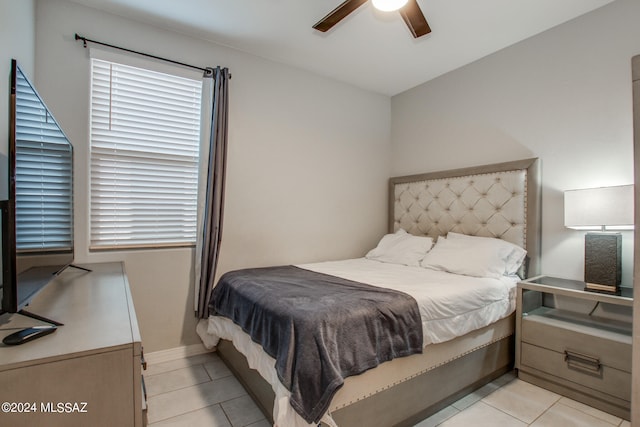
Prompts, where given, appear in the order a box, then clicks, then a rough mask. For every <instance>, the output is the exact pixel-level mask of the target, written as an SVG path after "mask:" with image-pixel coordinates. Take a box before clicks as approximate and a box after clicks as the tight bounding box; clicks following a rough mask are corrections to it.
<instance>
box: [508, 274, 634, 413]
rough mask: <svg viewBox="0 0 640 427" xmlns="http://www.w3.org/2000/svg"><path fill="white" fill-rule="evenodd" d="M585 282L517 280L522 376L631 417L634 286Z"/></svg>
mask: <svg viewBox="0 0 640 427" xmlns="http://www.w3.org/2000/svg"><path fill="white" fill-rule="evenodd" d="M584 286H585V283H584V282H581V281H576V280H567V279H561V278H556V277H550V276H538V277H534V278H532V279H529V280H526V281H523V282H520V283H519V284H518V294H517V306H516V368H517V369H518V377H519V378H521V379H522V380H525V381H527V382H530V383H533V384H536V385H538V386H540V387H544V388H546V389H549V390H551V391H554V392H556V393H559V394H562V395H564V396H567V397H570V398H572V399H574V400H577V401H580V402H583V403H585V404H588V405H590V406H593V407H595V408H598V409H601V410H603V411H605V412H609V413H611V414H614V415H616V416H619V417H622V418H624V419H627V420H628V419H629V417H630V407H631V362H632V358H631V354H632V353H631V347H632V345H631V342H632V308H633V307H632V306H633V298H632V291H633V290H632V289H625V288H623V289H622V291H623V292H622V295H619V296H618V295H610V294H602V293H594V292H589V291H585V290H584Z"/></svg>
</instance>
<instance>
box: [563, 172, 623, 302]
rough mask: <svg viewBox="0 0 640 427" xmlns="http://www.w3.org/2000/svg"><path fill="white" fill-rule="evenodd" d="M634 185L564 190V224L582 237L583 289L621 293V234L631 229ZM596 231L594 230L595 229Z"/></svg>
mask: <svg viewBox="0 0 640 427" xmlns="http://www.w3.org/2000/svg"><path fill="white" fill-rule="evenodd" d="M633 198H634V190H633V185H620V186H615V187H600V188H586V189H580V190H568V191H565V192H564V225H565V227H567V228H572V229H575V230H593V231H591V232H588V233H587V234H586V235H585V237H584V281H585V290H587V291H593V292H603V293H611V294H619V293H620V281H621V276H622V261H621V250H622V235H621V234H620V233H619V232H617V231H619V230H633V222H634V221H633V213H634V209H633ZM596 230H597V231H596Z"/></svg>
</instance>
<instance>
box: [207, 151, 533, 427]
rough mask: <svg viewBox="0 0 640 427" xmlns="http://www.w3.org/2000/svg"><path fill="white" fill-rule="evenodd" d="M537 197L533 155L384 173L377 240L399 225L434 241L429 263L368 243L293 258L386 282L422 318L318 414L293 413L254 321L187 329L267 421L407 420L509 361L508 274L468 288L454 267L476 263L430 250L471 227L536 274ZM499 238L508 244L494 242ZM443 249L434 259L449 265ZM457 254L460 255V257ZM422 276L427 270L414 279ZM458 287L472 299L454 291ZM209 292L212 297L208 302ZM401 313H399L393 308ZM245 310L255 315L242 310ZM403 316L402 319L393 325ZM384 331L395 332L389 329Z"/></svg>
mask: <svg viewBox="0 0 640 427" xmlns="http://www.w3.org/2000/svg"><path fill="white" fill-rule="evenodd" d="M539 200H540V184H539V166H538V162H537V159H526V160H519V161H514V162H506V163H500V164H493V165H485V166H478V167H473V168H464V169H457V170H451V171H442V172H432V173H427V174H420V175H411V176H404V177H397V178H391V179H390V181H389V230H388V231H389V234H388V236H390V237H388V239H394V238H396V237H397V236H399V235H402V234H403V233H407V234H408V235H410V236H420V237H429V238H431V239H433V240H434V241H436V244H435V246H434V249H432V250H431V252H428V255H429V256H428V257H429V259H430V260H431V261H430V263H431V265H428V264H429V262H427V265H426V266H427V267H430V268H423V267H424V265H420V264H418V265H412V264H411V265H403V266H399V265H398V264H395V263H387V262H379V260H377V259H375V256H372V257H369V255H370V254H371V252H374V251H371V252H370V254H367V257H365V258H362V259H356V260H342V261H335V262H326V263H315V264H305V265H299V266H293V267H292V268H294V269H295V273H296V274H298V273H300V272H301V271H302V272H303V273H304V274H307V272H312V273H314V274H317V275H324V276H327V277H329V278H335V277H338V278H340V280H345V281H347V285H349V284H350V283H351V282H354V283H356V284H362V283H364V284H365V286H368V285H372V286H373V287H379V286H384V287H385V289H386V288H391V289H392V291H391V292H393V291H398V292H399V293H402V294H405V293H406V294H408V295H411V296H412V299H414V300H415V302H416V307H418V310H419V315H415V316H414V317H416V316H417V317H418V318H419V322H420V324H421V329H420V328H419V329H418V330H420V332H421V333H420V335H421V337H420V341H419V342H420V347H421V351H415V347H416V344H415V343H413V347H414V351H412V352H407V351H405V349H404V348H401V349H399V350H398V349H395V348H394V349H393V351H392V353H393V354H394V356H393V357H390V358H389V359H383V360H381V361H380V363H379V364H377V366H376V367H367V368H366V369H364V370H363V372H362V373H359V374H358V375H353V376H348V377H346V378H344V381H343V384H342V383H340V384H339V385H338V387H337V388H336V391H335V392H334V394H331V395H330V399H329V400H328V402H327V403H326V408H325V407H323V408H322V413H321V415H319V416H317V417H316V416H315V415H313V416H312V417H311V419H310V418H308V417H306V418H305V417H301V414H304V413H303V412H300V409H299V407H297V406H296V409H295V410H294V408H293V406H295V404H294V403H295V402H296V398H297V395H296V391H295V390H294V388H292V387H291V384H289V383H288V382H287V381H288V379H289V378H288V377H287V378H283V375H282V372H281V371H280V370H278V369H276V368H277V367H279V365H280V359H279V357H278V355H276V354H275V353H273V352H270V351H269V348H268V347H267V346H265V345H264V343H262V344H259V343H258V342H259V340H256V339H255V336H254V338H252V337H251V336H250V335H249V334H248V333H247V332H250V333H253V332H255V331H250V329H251V328H250V327H247V324H245V323H242V322H241V321H238V319H234V320H231V319H229V318H227V317H224V316H222V315H216V316H211V317H210V318H209V319H207V320H202V321H201V322H200V323H199V324H198V333H199V335H200V336H201V338H202V340H203V342H204V343H205V346H207V347H215V348H216V349H217V351H218V352H219V354H220V356H221V358H222V359H223V360H224V361H225V362H226V363H227V364H228V365H229V367H230V368H231V370H232V371H233V372H234V373H235V374H236V376H237V377H238V378H239V379H240V381H241V382H242V383H243V384H244V385H245V387H246V388H247V389H248V391H249V393H250V394H251V395H252V396H253V397H254V400H256V402H257V403H258V405H259V406H260V407H261V409H262V410H263V412H264V413H265V415H266V416H267V417H268V419H270V420H271V421H273V422H274V425H277V426H280V427H285V426H286V427H293V426H296V427H297V426H307V425H315V424H323V425H328V426H341V427H342V426H360V425H362V426H364V425H380V426H404V425H406V426H410V425H413V424H415V423H416V422H417V421H419V420H420V419H422V418H424V417H426V416H428V415H430V414H432V413H435V412H437V411H438V410H440V409H441V408H443V407H445V406H446V405H448V404H450V403H452V402H453V401H455V400H456V399H458V398H460V397H461V396H463V395H465V394H467V393H469V392H470V391H472V390H473V389H475V388H478V387H480V386H481V385H483V384H485V383H487V382H489V381H491V380H492V379H494V378H496V377H498V376H500V375H501V374H503V373H504V372H506V371H508V370H509V369H511V368H512V366H513V360H514V357H513V348H514V347H513V333H514V320H513V311H514V309H515V303H514V301H515V298H514V296H515V283H516V282H517V277H515V276H514V275H510V276H509V277H502V276H499V277H498V276H497V277H495V278H491V279H484V278H483V279H482V280H481V281H482V284H481V285H480V286H481V291H478V290H477V289H478V288H477V287H476V288H474V286H476V283H475V282H477V281H478V279H479V278H478V277H470V276H473V275H474V274H473V272H472V273H468V272H467V271H466V270H465V269H467V268H475V267H468V264H469V262H464V263H462V264H464V265H462V266H461V267H459V268H462V270H452V271H453V272H454V273H463V274H454V273H452V272H450V271H449V270H447V271H441V270H442V269H439V268H431V267H434V265H435V266H436V267H437V266H438V265H439V264H438V262H439V260H440V258H438V255H441V254H442V253H443V252H442V250H444V249H445V246H444V245H445V244H447V245H453V246H451V248H456V246H455V243H456V242H458V244H459V242H460V241H463V242H466V241H467V240H465V239H469V238H468V237H467V236H477V237H478V238H481V237H485V238H487V237H490V238H491V239H478V238H475V239H474V238H471V239H473V242H474V244H475V242H476V241H477V240H491V241H492V244H493V242H497V241H498V240H499V241H500V245H501V246H500V247H502V246H509V247H512V246H517V247H518V248H524V249H525V250H526V253H527V258H526V261H525V262H523V263H522V267H520V269H519V270H518V273H519V275H520V277H524V276H530V275H533V274H536V273H537V272H538V265H539V251H540V238H539V233H540V228H539V222H540V201H539ZM439 236H445V237H439ZM447 236H448V237H447ZM401 237H403V238H404V236H401ZM385 238H387V236H385ZM456 239H462V240H456ZM383 240H384V238H383ZM383 240H381V242H380V244H379V247H380V246H381V245H382V243H383ZM414 240H415V239H414ZM403 241H406V240H403ZM440 242H442V248H439V249H442V250H440V251H436V250H435V249H436V247H437V246H438V245H439V243H440ZM503 242H508V243H505V244H504V245H502V243H503ZM466 244H467V243H465V245H466ZM483 244H484V242H483ZM451 248H449V249H451ZM464 248H466V246H464V247H463V250H464ZM376 249H378V248H376ZM522 252H524V251H522ZM374 255H375V254H374ZM431 255H433V256H431ZM428 257H427V256H425V257H424V259H423V260H422V261H420V262H424V261H426V260H427V258H428ZM453 258H456V257H453ZM453 258H451V257H448V258H446V261H442V262H444V263H449V262H450V261H449V260H451V259H453ZM457 258H459V259H463V260H467V259H469V257H466V256H462V257H457ZM472 258H473V257H472ZM452 263H453V264H454V265H456V267H455V268H458V266H457V264H460V263H459V262H458V261H456V260H455V259H454V260H453V261H452ZM472 264H473V263H472ZM518 264H519V263H518ZM445 270H446V269H445ZM513 272H515V271H513ZM513 272H511V273H513ZM254 273H257V274H263V273H266V272H263V271H258V272H254ZM276 273H277V274H276V276H278V275H280V271H279V270H278V271H276ZM287 273H289V272H287ZM269 274H271V272H269ZM424 274H427V275H429V276H430V278H429V279H425V278H424V277H423V275H424ZM476 276H477V275H476ZM258 277H262V276H258ZM265 277H267V276H265ZM266 280H267V279H265V281H266ZM425 280H428V281H433V282H434V283H436V285H437V286H436V287H435V288H433V289H431V290H429V291H428V292H424V289H425V288H424V286H422V285H420V286H416V285H417V284H422V283H426V282H424V281H425ZM226 281H228V280H226ZM254 281H255V280H254ZM330 281H331V280H330ZM467 282H469V283H467ZM472 282H473V283H472ZM453 283H455V286H453V285H452V284H453ZM467 286H468V287H467ZM445 288H451V289H452V288H455V289H457V290H459V291H460V292H461V293H460V294H458V295H453V296H452V295H448V296H445V298H448V300H445V302H444V303H443V304H442V305H441V306H440V307H439V308H437V307H438V306H437V305H432V304H431V302H429V301H430V295H432V294H437V293H438V290H439V289H445ZM220 289H223V288H222V287H221V288H220ZM242 289H246V287H242ZM256 289H259V288H256ZM474 289H475V290H474ZM221 292H226V291H223V290H220V292H219V293H221ZM357 292H360V290H359V289H358V291H357ZM270 293H271V292H263V294H261V295H268V294H270ZM225 295H226V294H225ZM346 295H347V294H345V296H346ZM463 295H471V297H470V298H467V299H466V300H464V299H463V298H462V296H463ZM498 296H500V298H498ZM494 297H495V298H494ZM220 298H221V297H220V296H218V300H220ZM314 298H316V297H315V296H314ZM318 298H319V297H318ZM341 298H342V297H341ZM384 298H386V296H385V297H384ZM483 298H487V299H488V303H489V304H488V305H486V304H485V305H482V304H481V305H480V306H478V307H476V306H475V305H474V304H476V303H477V302H479V301H480V300H482V299H483ZM319 299H320V298H319ZM494 300H495V302H492V301H494ZM452 301H455V303H452ZM225 305H226V303H225V304H222V306H225ZM433 307H436V308H433ZM452 307H458V308H457V309H459V310H460V312H459V313H457V312H456V313H451V310H452ZM237 311H238V310H235V312H237ZM391 311H393V310H391ZM395 311H400V310H395ZM401 311H402V312H403V313H404V312H405V310H404V309H402V310H401ZM409 311H410V310H409ZM429 311H431V312H434V313H436V318H426V314H425V313H427V312H429ZM474 311H484V312H485V313H484V316H483V319H485V320H482V321H476V320H474V319H473V318H466V317H464V316H462V314H463V313H466V312H474ZM443 313H444V314H443ZM218 314H221V313H218ZM223 314H224V313H223ZM252 316H255V313H253V312H252ZM438 316H439V317H438ZM336 317H338V318H339V316H336ZM452 319H453V320H452ZM414 320H415V319H414ZM404 321H405V319H404V318H403V319H401V322H400V323H401V324H402V322H404ZM350 322H351V320H350ZM429 322H430V323H429ZM240 325H242V326H240ZM394 325H395V324H394ZM401 326H402V325H401ZM394 327H395V326H394ZM394 330H399V331H401V332H400V333H399V334H400V335H403V334H404V335H407V336H410V337H409V338H408V341H411V340H415V335H416V334H415V333H413V334H410V333H408V332H406V331H407V330H413V327H411V328H408V329H402V328H401V327H398V328H396V329H394ZM245 331H247V332H245ZM387 335H393V337H392V338H395V337H396V335H397V334H395V335H394V334H387ZM378 344H379V343H376V345H378ZM364 348H365V349H366V347H364ZM363 351H364V350H363ZM364 352H365V353H366V351H364ZM396 356H398V357H396ZM399 356H403V357H399ZM391 359H392V360H391ZM386 360H389V361H386ZM294 365H295V363H294ZM301 366H302V365H301ZM370 368H371V369H370ZM283 382H284V383H287V385H288V387H285V386H284V384H283ZM292 405H293V406H292ZM325 409H326V410H325ZM305 415H306V414H305ZM303 418H305V419H306V420H305V419H303ZM308 421H309V422H308Z"/></svg>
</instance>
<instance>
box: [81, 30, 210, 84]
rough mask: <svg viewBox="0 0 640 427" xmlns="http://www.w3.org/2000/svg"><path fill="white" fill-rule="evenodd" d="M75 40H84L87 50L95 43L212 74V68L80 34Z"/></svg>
mask: <svg viewBox="0 0 640 427" xmlns="http://www.w3.org/2000/svg"><path fill="white" fill-rule="evenodd" d="M75 39H76V40H82V43H83V45H84V47H85V48H86V47H87V43H95V44H99V45H102V46H107V47H111V48H113V49H119V50H124V51H126V52H131V53H135V54H136V55H142V56H147V57H149V58H154V59H159V60H160V61H165V62H170V63H172V64H176V65H182V66H183V67H188V68H194V69H196V70H200V71H204V72H205V73H207V74H210V73H211V69H210V68H202V67H198V66H195V65H190V64H185V63H184V62H178V61H174V60H172V59H167V58H163V57H161V56H155V55H151V54H148V53H143V52H138V51H135V50H131V49H127V48H124V47H120V46H114V45H112V44H108V43H103V42H99V41H96V40H91V39H88V38H86V37H83V36H81V35H78V33H76V34H75Z"/></svg>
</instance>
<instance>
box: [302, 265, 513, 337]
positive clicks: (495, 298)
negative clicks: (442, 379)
mask: <svg viewBox="0 0 640 427" xmlns="http://www.w3.org/2000/svg"><path fill="white" fill-rule="evenodd" d="M298 267H301V268H304V269H307V270H312V271H316V272H318V273H325V274H330V275H332V276H338V277H342V278H345V279H349V280H354V281H357V282H361V283H367V284H370V285H376V286H383V287H386V288H391V289H395V290H397V291H401V292H404V293H406V294H409V295H411V296H412V297H413V298H414V299H415V300H416V301H417V302H418V308H419V309H420V316H421V318H422V333H423V337H424V345H425V346H426V345H428V344H435V343H440V342H445V341H448V340H450V339H453V338H455V337H459V336H462V335H465V334H467V333H469V332H471V331H474V330H476V329H479V328H482V327H483V326H486V325H490V324H491V323H493V322H495V321H497V320H500V319H502V318H504V317H507V316H508V315H509V314H511V313H512V312H513V311H515V295H516V284H517V283H518V277H517V276H513V277H506V276H505V277H502V278H500V279H493V278H478V277H471V276H461V275H458V274H451V273H446V272H443V271H436V270H430V269H428V268H422V267H408V266H404V265H399V264H390V263H383V262H379V261H374V260H369V259H366V258H357V259H349V260H341V261H329V262H322V263H315V264H301V265H298Z"/></svg>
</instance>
